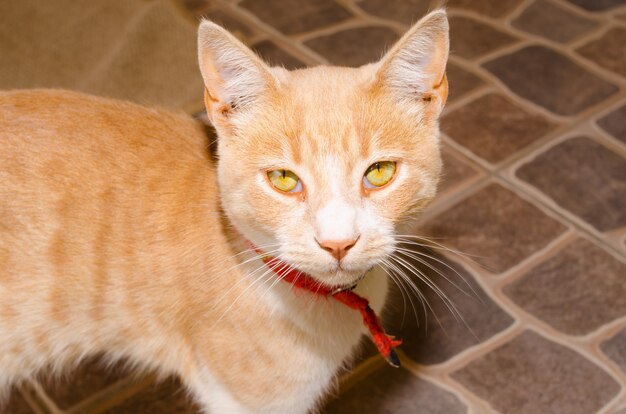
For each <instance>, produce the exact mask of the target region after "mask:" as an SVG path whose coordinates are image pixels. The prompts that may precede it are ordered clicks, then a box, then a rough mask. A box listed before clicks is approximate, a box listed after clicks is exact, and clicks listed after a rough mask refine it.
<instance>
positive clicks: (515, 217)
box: [424, 184, 566, 273]
mask: <svg viewBox="0 0 626 414" xmlns="http://www.w3.org/2000/svg"><path fill="white" fill-rule="evenodd" d="M565 229H566V228H565V226H563V225H562V224H560V223H559V222H557V221H555V220H553V219H551V218H550V217H548V216H546V215H545V214H544V213H542V212H541V211H540V210H539V209H537V208H536V207H535V206H533V205H532V204H530V203H528V202H527V201H525V200H523V199H521V198H520V197H518V196H517V195H515V194H514V193H513V192H511V191H509V190H507V189H505V188H504V187H501V186H500V185H498V184H491V185H489V186H487V187H485V188H483V189H482V190H480V191H478V192H476V193H474V194H472V195H471V196H469V197H467V198H466V199H465V200H463V201H461V202H460V203H458V204H456V205H455V206H453V207H452V208H450V209H448V210H447V211H444V212H443V213H442V214H439V215H438V216H436V217H435V218H434V219H432V220H430V221H429V222H427V223H426V224H425V225H424V231H425V232H426V233H427V234H428V235H431V236H433V237H437V238H440V239H441V240H443V242H444V243H445V244H446V245H450V246H452V247H454V248H455V249H457V250H460V251H461V252H464V253H467V254H470V255H474V256H475V257H473V258H474V259H475V261H477V262H478V263H480V264H482V265H483V266H485V267H486V268H487V269H489V270H490V271H492V272H494V273H500V272H504V271H505V270H507V269H509V268H510V267H512V266H514V265H516V264H517V263H519V262H520V261H522V260H524V259H525V258H526V257H528V256H529V255H531V254H533V253H534V252H536V251H537V250H539V249H541V248H543V247H545V246H546V245H547V244H548V243H550V241H552V240H553V239H554V238H556V237H557V236H558V235H560V234H561V233H563V232H564V231H565Z"/></svg>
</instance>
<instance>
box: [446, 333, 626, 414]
mask: <svg viewBox="0 0 626 414" xmlns="http://www.w3.org/2000/svg"><path fill="white" fill-rule="evenodd" d="M452 377H453V378H454V379H456V380H457V381H459V382H461V383H462V384H463V385H464V386H465V387H466V388H468V389H469V390H470V391H472V392H474V393H475V394H476V395H478V396H479V397H481V398H483V399H485V400H487V401H488V402H489V403H490V404H491V406H492V407H494V408H495V409H496V410H498V411H500V412H503V413H507V414H527V413H528V414H531V413H532V414H534V413H568V414H588V413H595V412H597V411H598V410H599V409H600V408H602V407H603V406H604V405H605V404H606V403H607V402H608V401H609V400H610V399H611V398H613V397H614V396H615V395H616V394H617V393H618V392H619V389H620V387H619V384H617V383H616V382H615V380H613V379H612V378H611V377H610V376H609V375H607V374H606V373H605V372H604V371H603V370H602V369H600V368H599V367H597V366H596V365H594V364H593V363H591V362H590V361H588V360H587V359H585V358H583V357H582V356H581V355H579V354H578V353H576V352H574V351H572V350H570V349H569V348H565V347H563V346H560V345H557V344H555V343H553V342H550V341H548V340H546V339H544V338H542V337H541V336H539V335H537V334H536V333H534V332H531V331H526V332H524V333H522V334H521V335H519V336H517V337H516V338H514V339H513V340H512V341H511V342H509V343H507V344H504V345H503V346H501V347H500V348H497V349H496V350H494V351H492V352H490V353H488V354H486V355H485V356H483V357H481V358H479V359H477V360H475V361H473V362H471V363H470V364H469V365H468V366H466V367H465V368H462V369H461V370H460V371H457V372H455V373H453V374H452Z"/></svg>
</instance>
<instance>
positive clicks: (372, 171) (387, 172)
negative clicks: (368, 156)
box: [363, 161, 396, 188]
mask: <svg viewBox="0 0 626 414" xmlns="http://www.w3.org/2000/svg"><path fill="white" fill-rule="evenodd" d="M395 173H396V163H395V162H393V161H378V162H375V163H374V164H372V165H370V166H369V168H368V169H367V171H365V175H364V176H363V186H364V187H365V188H378V187H382V186H384V185H385V184H387V183H389V181H391V179H392V178H393V176H394V175H395Z"/></svg>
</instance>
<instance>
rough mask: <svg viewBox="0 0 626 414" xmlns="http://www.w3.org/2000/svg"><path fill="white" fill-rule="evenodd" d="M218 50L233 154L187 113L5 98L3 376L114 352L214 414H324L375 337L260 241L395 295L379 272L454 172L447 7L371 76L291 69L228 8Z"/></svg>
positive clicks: (330, 281) (0, 217)
mask: <svg viewBox="0 0 626 414" xmlns="http://www.w3.org/2000/svg"><path fill="white" fill-rule="evenodd" d="M199 54H200V68H201V71H202V75H203V77H204V80H205V85H206V105H207V111H208V114H209V118H210V119H211V121H212V123H213V124H214V125H215V127H216V130H217V132H218V137H219V138H218V161H217V163H214V162H213V161H212V159H211V158H210V157H209V153H208V142H207V140H206V138H205V136H204V134H203V132H202V129H201V127H200V126H199V125H198V124H197V123H196V122H195V121H193V120H192V119H190V118H188V117H186V116H182V115H177V114H173V113H170V112H166V111H162V110H155V109H146V108H142V107H140V106H137V105H133V104H130V103H124V102H116V101H112V100H107V99H102V98H96V97H89V96H85V95H81V94H78V93H72V92H63V91H45V90H36V91H15V92H2V93H0V181H1V183H2V184H1V187H0V387H2V388H4V389H6V386H7V385H9V384H10V383H12V382H14V381H19V380H22V379H25V378H29V377H32V376H34V375H36V374H37V372H38V370H40V369H41V368H42V367H44V366H47V365H50V364H51V365H52V366H53V367H54V368H56V369H58V370H61V369H62V367H63V365H64V364H66V363H68V362H70V361H76V360H78V359H80V358H82V357H84V356H86V355H88V354H91V353H94V352H106V353H107V354H108V355H110V357H111V358H117V357H121V356H124V357H128V358H130V359H131V360H132V361H134V362H136V363H137V364H138V365H142V366H145V367H147V368H153V369H156V370H158V371H159V372H161V373H164V374H170V373H174V374H177V375H179V376H180V377H181V378H182V380H183V381H184V383H185V384H186V385H187V386H188V387H189V389H190V391H191V392H192V393H193V395H194V396H195V397H196V399H197V401H199V402H200V403H201V404H202V405H203V407H205V408H206V409H207V411H209V412H212V413H229V414H232V413H306V412H309V411H311V410H313V409H314V407H315V405H316V403H317V402H318V401H319V399H320V397H321V396H322V395H323V393H324V391H325V390H326V389H327V388H328V387H329V384H330V383H331V381H332V378H333V377H334V376H335V375H336V373H337V371H338V368H339V367H340V366H341V365H342V364H344V363H345V362H346V361H347V360H348V359H349V358H350V356H351V354H352V353H353V351H354V349H355V347H356V346H357V344H358V343H359V339H360V337H361V335H362V334H363V333H364V332H365V328H364V327H363V324H362V322H361V318H360V316H359V313H358V312H355V311H354V310H353V309H349V308H348V307H346V306H344V305H342V304H341V303H339V302H337V301H334V300H323V299H319V298H318V297H316V296H315V295H314V294H312V293H310V292H306V291H302V290H295V289H294V288H292V286H291V284H289V283H286V282H281V281H280V280H279V278H278V276H277V273H276V272H274V271H272V269H270V268H268V266H267V264H266V263H264V262H263V260H262V256H261V255H260V252H261V251H263V252H264V253H266V254H267V255H271V256H272V257H275V258H277V259H279V260H281V264H282V265H283V266H289V268H290V269H297V271H298V272H299V274H304V273H306V274H308V275H309V276H308V277H309V278H311V279H312V280H314V281H316V283H319V284H320V286H333V287H337V286H339V287H350V286H352V285H354V284H355V283H356V285H357V286H356V287H355V288H354V292H356V293H358V294H359V295H361V296H363V297H365V298H367V299H369V301H370V303H371V305H372V307H373V308H374V309H375V310H376V311H380V309H381V308H382V306H383V303H384V299H385V295H386V288H387V278H386V277H385V276H384V274H378V273H377V272H376V271H371V272H370V270H371V269H372V268H373V267H375V266H377V265H380V264H381V263H382V262H383V261H384V260H385V259H386V258H387V257H388V255H390V254H391V253H392V252H393V251H394V246H395V244H396V238H395V237H394V234H395V232H396V230H397V227H398V225H400V223H401V222H403V221H405V220H406V219H408V218H410V217H411V216H412V215H414V213H416V212H417V211H419V210H420V209H421V208H423V206H424V205H425V204H426V203H427V202H428V201H429V200H430V199H432V198H433V196H434V194H435V189H436V184H437V180H438V176H439V173H440V168H441V161H440V155H439V132H438V117H439V114H440V112H441V109H442V107H443V105H444V103H445V99H446V94H447V83H446V80H445V75H444V71H445V65H446V60H447V56H448V24H447V19H446V15H445V12H444V11H435V12H433V13H431V14H429V15H428V16H426V17H425V18H423V19H422V20H421V21H420V22H418V23H417V24H416V25H415V26H414V27H413V28H412V29H411V30H410V31H409V32H408V33H407V34H406V35H405V36H404V37H403V38H402V39H401V40H400V41H399V42H398V43H397V44H396V46H395V47H394V48H393V49H391V50H390V51H389V53H387V55H386V56H385V57H384V58H383V59H382V60H381V61H380V62H378V63H375V64H371V65H366V66H363V67H361V68H356V69H351V68H337V67H316V68H311V69H303V70H297V71H293V72H288V71H286V70H284V69H281V68H269V67H268V66H266V65H265V64H264V63H263V62H262V61H261V60H260V59H259V58H257V57H256V56H255V55H254V54H253V53H252V52H251V51H250V50H248V49H247V48H246V47H245V46H244V45H243V44H241V43H240V42H239V41H237V40H236V39H235V38H234V37H233V36H231V35H230V34H229V33H227V32H226V31H225V30H223V29H222V28H220V27H218V26H216V25H215V24H213V23H210V22H207V21H205V22H203V23H202V24H201V26H200V30H199ZM164 81H166V80H164ZM252 246H255V247H252ZM255 249H256V251H255Z"/></svg>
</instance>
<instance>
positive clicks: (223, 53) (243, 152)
mask: <svg viewBox="0 0 626 414" xmlns="http://www.w3.org/2000/svg"><path fill="white" fill-rule="evenodd" d="M203 27H204V30H203ZM447 52H448V40H447V22H446V19H445V14H444V13H443V12H436V13H434V14H431V15H429V16H427V18H425V19H423V20H422V21H420V22H419V23H418V24H417V25H416V26H415V27H414V28H413V29H412V30H411V31H409V33H407V35H405V37H404V38H403V39H401V40H400V41H399V42H398V44H397V45H396V47H394V49H392V50H391V51H390V52H389V54H388V55H387V56H386V57H385V58H383V60H382V61H381V62H379V63H377V64H373V65H367V66H364V67H361V68H356V69H352V68H334V67H317V68H311V69H304V70H298V71H294V72H287V71H285V70H283V69H270V68H267V67H266V66H265V65H264V64H263V63H262V62H261V61H260V60H258V59H257V58H256V57H254V56H253V55H252V54H251V53H250V52H249V51H248V50H247V49H245V48H244V46H243V45H241V44H240V43H239V42H237V41H236V40H234V39H233V38H232V37H231V36H229V35H228V34H227V33H226V32H224V31H223V30H222V29H220V28H218V27H217V26H215V25H212V24H210V23H204V24H203V26H202V27H201V31H200V64H201V67H202V70H203V75H204V78H205V83H206V86H207V96H206V98H207V99H206V101H207V109H208V112H209V116H210V117H211V119H212V121H213V123H214V125H215V126H216V129H217V131H218V135H219V162H218V177H219V183H220V191H221V198H222V203H223V206H224V209H225V211H226V213H227V215H228V217H229V218H230V220H231V221H232V222H233V224H234V225H235V226H236V227H237V229H238V230H239V231H240V232H241V233H242V234H243V235H244V236H245V237H246V238H248V239H249V240H250V241H251V242H252V243H253V244H254V245H256V246H259V247H260V248H261V249H262V250H264V251H266V252H268V253H270V254H272V255H273V256H277V257H279V258H280V259H282V260H283V261H284V262H285V263H287V264H289V265H292V266H294V267H295V268H296V269H298V270H301V271H303V272H306V273H308V274H310V275H312V276H313V277H315V278H316V279H317V280H319V281H321V282H323V283H326V284H328V285H334V286H335V285H349V284H351V283H353V282H354V281H356V280H357V279H358V278H359V277H361V276H362V275H363V274H364V273H365V272H366V271H367V270H369V269H370V268H371V267H373V266H374V265H376V264H378V263H380V262H381V261H382V260H384V259H385V258H386V257H387V256H388V255H389V254H390V253H392V251H393V248H394V245H395V238H394V234H395V231H396V228H397V225H398V223H400V222H401V221H404V220H406V219H407V218H409V217H411V216H412V215H414V214H415V213H416V212H417V211H419V210H420V209H421V208H422V207H423V206H424V205H425V204H426V203H427V202H428V201H429V200H430V199H432V197H433V196H434V195H435V191H436V184H437V181H438V177H439V173H440V169H441V160H440V154H439V132H438V122H437V119H438V116H439V113H440V111H441V109H442V107H443V104H444V102H445V95H446V93H447V90H446V88H447V85H446V82H445V77H444V74H443V73H444V68H445V62H446V59H447Z"/></svg>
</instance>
